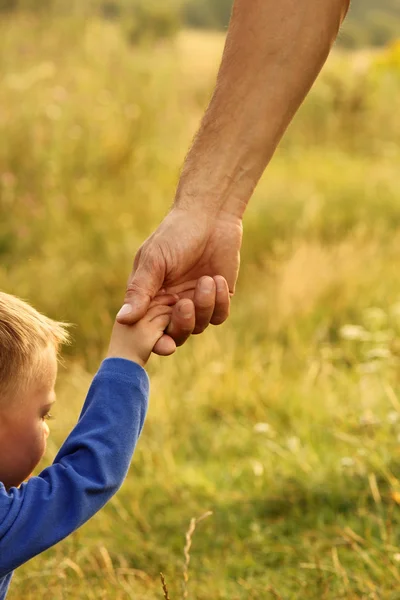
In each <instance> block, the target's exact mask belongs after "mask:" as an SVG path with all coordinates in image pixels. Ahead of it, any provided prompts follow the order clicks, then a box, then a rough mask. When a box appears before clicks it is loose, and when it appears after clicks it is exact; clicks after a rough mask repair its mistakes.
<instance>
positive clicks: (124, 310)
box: [117, 304, 132, 317]
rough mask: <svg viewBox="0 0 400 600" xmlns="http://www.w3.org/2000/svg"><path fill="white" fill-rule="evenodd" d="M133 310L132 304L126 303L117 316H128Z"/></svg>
mask: <svg viewBox="0 0 400 600" xmlns="http://www.w3.org/2000/svg"><path fill="white" fill-rule="evenodd" d="M131 312H132V306H131V305H130V304H124V305H123V307H122V308H121V310H120V311H119V313H118V314H117V317H127V316H128V315H130V314H131Z"/></svg>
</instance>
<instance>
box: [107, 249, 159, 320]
mask: <svg viewBox="0 0 400 600" xmlns="http://www.w3.org/2000/svg"><path fill="white" fill-rule="evenodd" d="M163 281H164V271H163V268H162V261H161V259H159V257H158V256H157V255H154V254H152V253H151V252H150V251H143V250H140V251H139V253H138V255H137V257H136V259H135V268H134V271H133V275H132V277H131V278H130V281H129V282H128V287H127V290H126V294H125V300H124V304H123V306H122V308H121V310H120V311H119V313H118V314H117V321H118V322H119V323H123V324H125V325H133V323H136V322H137V321H139V319H141V318H142V317H143V316H144V315H145V314H146V311H147V309H148V307H149V305H150V302H151V301H152V299H153V298H154V297H155V296H156V295H157V294H158V292H159V291H160V289H161V287H162V284H163Z"/></svg>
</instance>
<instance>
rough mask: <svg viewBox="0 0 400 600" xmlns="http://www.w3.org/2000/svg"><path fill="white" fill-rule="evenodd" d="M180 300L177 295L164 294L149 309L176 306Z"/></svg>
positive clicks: (153, 301)
mask: <svg viewBox="0 0 400 600" xmlns="http://www.w3.org/2000/svg"><path fill="white" fill-rule="evenodd" d="M178 300H179V297H178V296H177V295H176V294H162V295H159V296H156V297H155V298H154V299H153V300H152V302H151V304H150V307H149V308H152V307H153V306H174V304H176V303H177V301H178Z"/></svg>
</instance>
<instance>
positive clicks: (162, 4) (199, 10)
mask: <svg viewBox="0 0 400 600" xmlns="http://www.w3.org/2000/svg"><path fill="white" fill-rule="evenodd" d="M232 4H233V0H86V1H85V2H82V1H80V0H0V12H3V13H4V12H12V11H16V10H25V11H27V10H28V11H31V12H35V13H37V12H40V13H52V12H53V13H54V12H57V13H59V12H65V13H66V12H68V13H69V14H70V13H71V11H72V10H74V11H75V12H80V13H87V14H96V13H97V14H99V15H102V16H103V17H104V18H107V19H113V20H116V21H118V22H119V23H120V24H121V27H122V28H123V31H124V32H125V34H126V36H127V38H128V39H129V40H130V41H131V42H132V43H137V42H139V41H142V40H149V41H152V40H154V39H160V38H169V37H171V36H173V35H174V34H175V33H176V32H177V31H178V30H179V28H180V27H181V26H183V25H187V26H190V27H199V28H206V29H221V30H223V29H225V28H226V27H227V25H228V23H229V17H230V13H231V9H232ZM398 37H400V0H352V3H351V8H350V13H349V15H348V17H347V20H346V23H345V25H344V27H343V29H342V32H341V35H340V37H339V40H338V43H339V44H341V45H343V46H347V47H350V48H357V47H362V46H380V45H384V44H386V43H388V42H390V41H391V40H393V39H396V38H398Z"/></svg>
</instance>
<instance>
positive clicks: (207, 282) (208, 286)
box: [200, 277, 214, 292]
mask: <svg viewBox="0 0 400 600" xmlns="http://www.w3.org/2000/svg"><path fill="white" fill-rule="evenodd" d="M200 289H201V291H202V292H212V291H213V289H214V281H213V280H212V279H211V278H210V277H207V278H204V279H202V280H201V283H200Z"/></svg>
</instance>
